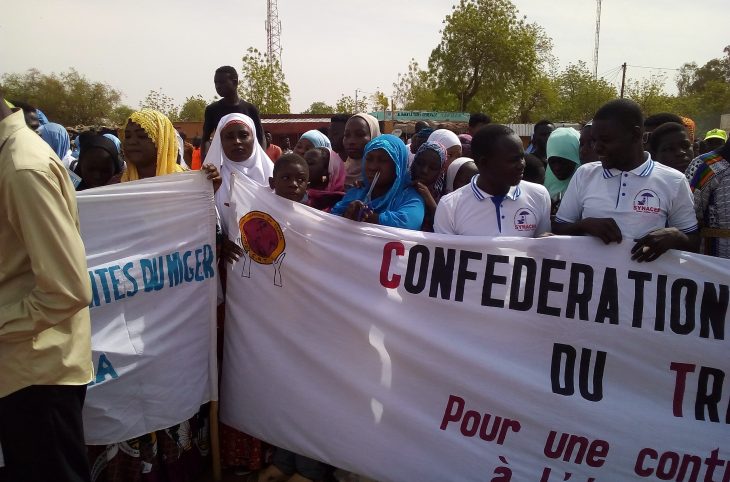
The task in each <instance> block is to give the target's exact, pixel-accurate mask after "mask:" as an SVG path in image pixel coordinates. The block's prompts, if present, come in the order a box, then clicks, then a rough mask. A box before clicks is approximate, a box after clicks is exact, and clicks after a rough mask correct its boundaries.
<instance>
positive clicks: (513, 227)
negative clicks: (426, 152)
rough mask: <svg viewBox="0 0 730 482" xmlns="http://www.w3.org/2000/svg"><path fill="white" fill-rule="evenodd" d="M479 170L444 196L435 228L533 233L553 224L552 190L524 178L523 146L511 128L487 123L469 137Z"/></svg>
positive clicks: (479, 232) (476, 233)
mask: <svg viewBox="0 0 730 482" xmlns="http://www.w3.org/2000/svg"><path fill="white" fill-rule="evenodd" d="M471 150H472V156H473V157H474V162H475V163H476V165H477V168H478V169H479V174H477V175H476V176H474V177H473V178H472V179H471V182H470V183H469V184H467V185H466V186H464V187H462V188H461V189H457V190H456V191H454V192H452V193H451V194H448V195H446V196H444V197H443V198H441V201H440V202H439V205H438V208H437V209H436V216H435V219H434V226H433V229H434V232H437V233H444V234H460V235H464V236H521V237H535V236H539V235H540V234H542V233H544V232H546V231H548V230H549V229H550V195H549V194H548V191H547V189H545V187H543V186H541V185H539V184H534V183H531V182H527V181H522V174H523V172H524V170H525V151H524V148H523V146H522V141H521V140H520V138H519V137H517V135H516V134H515V133H514V131H513V130H512V129H510V128H509V127H507V126H504V125H500V124H489V125H487V126H485V127H482V128H481V129H479V130H478V131H477V132H476V134H474V138H473V139H472V141H471Z"/></svg>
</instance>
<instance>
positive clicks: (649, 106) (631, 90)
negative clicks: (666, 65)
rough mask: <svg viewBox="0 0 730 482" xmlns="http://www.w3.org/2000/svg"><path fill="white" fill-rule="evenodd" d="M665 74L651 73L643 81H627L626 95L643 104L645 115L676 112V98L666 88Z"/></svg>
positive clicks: (642, 108)
mask: <svg viewBox="0 0 730 482" xmlns="http://www.w3.org/2000/svg"><path fill="white" fill-rule="evenodd" d="M665 80H666V78H665V77H664V76H663V75H651V76H650V77H647V78H645V79H643V80H641V81H637V80H629V81H627V82H626V88H625V95H626V97H628V98H629V99H631V100H633V101H634V102H636V103H637V104H639V105H640V106H641V110H642V111H643V112H644V115H646V116H650V115H653V114H657V113H659V112H674V110H675V106H676V99H675V98H674V96H672V95H669V94H668V93H667V92H666V91H665V90H664V81H665Z"/></svg>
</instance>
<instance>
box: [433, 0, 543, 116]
mask: <svg viewBox="0 0 730 482" xmlns="http://www.w3.org/2000/svg"><path fill="white" fill-rule="evenodd" d="M443 23H444V28H443V30H442V32H441V34H442V36H441V42H440V43H439V45H438V46H437V47H436V48H435V49H434V50H433V51H432V52H431V56H430V58H429V61H428V65H429V70H430V73H431V75H432V76H433V77H434V78H435V80H436V88H437V90H440V91H441V92H442V97H443V98H444V100H445V101H446V103H445V105H444V107H449V108H450V110H459V111H469V110H482V109H484V110H488V111H492V112H494V111H499V110H505V107H506V105H507V104H509V103H513V102H514V100H515V97H516V96H517V94H518V92H519V91H520V87H521V82H520V79H517V78H516V76H517V74H519V75H521V76H523V77H531V76H533V75H534V74H535V73H536V72H538V71H539V69H540V68H541V63H542V62H543V61H545V60H547V57H548V55H549V51H550V49H551V45H550V41H549V39H548V38H547V37H546V36H545V35H544V33H543V32H542V29H541V28H540V27H539V26H537V25H535V24H528V23H527V22H526V21H525V20H524V18H519V17H518V12H517V8H516V7H515V5H514V4H513V3H512V2H511V1H509V0H460V2H459V4H458V5H457V6H455V7H454V10H453V11H452V13H451V14H450V15H447V16H446V18H445V19H444V22H443Z"/></svg>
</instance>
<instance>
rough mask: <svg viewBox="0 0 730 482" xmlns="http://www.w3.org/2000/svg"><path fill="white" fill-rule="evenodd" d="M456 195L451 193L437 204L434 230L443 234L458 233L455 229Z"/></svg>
mask: <svg viewBox="0 0 730 482" xmlns="http://www.w3.org/2000/svg"><path fill="white" fill-rule="evenodd" d="M453 198H454V196H453V195H451V194H449V195H446V196H444V197H442V198H441V200H440V201H439V203H438V206H436V214H435V215H434V219H433V232H434V233H442V234H458V233H457V232H456V230H455V229H454V205H453V203H452V201H453Z"/></svg>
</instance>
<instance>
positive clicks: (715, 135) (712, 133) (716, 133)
mask: <svg viewBox="0 0 730 482" xmlns="http://www.w3.org/2000/svg"><path fill="white" fill-rule="evenodd" d="M707 139H722V140H723V141H727V132H725V131H724V130H722V129H711V130H709V131H707V135H705V140H707Z"/></svg>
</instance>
